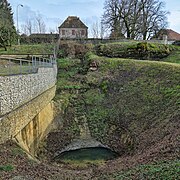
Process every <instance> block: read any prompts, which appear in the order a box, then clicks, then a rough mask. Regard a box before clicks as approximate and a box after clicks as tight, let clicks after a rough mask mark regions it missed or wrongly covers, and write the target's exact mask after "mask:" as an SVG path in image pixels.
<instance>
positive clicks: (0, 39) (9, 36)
mask: <svg viewBox="0 0 180 180" xmlns="http://www.w3.org/2000/svg"><path fill="white" fill-rule="evenodd" d="M16 36H17V33H16V29H15V26H14V21H13V13H12V8H11V6H10V3H8V1H7V0H0V47H3V48H4V49H5V50H7V46H11V44H12V43H13V42H14V41H15V39H16Z"/></svg>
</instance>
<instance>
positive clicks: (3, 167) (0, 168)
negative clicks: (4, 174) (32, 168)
mask: <svg viewBox="0 0 180 180" xmlns="http://www.w3.org/2000/svg"><path fill="white" fill-rule="evenodd" d="M13 169H14V167H13V166H12V165H0V172H1V171H12V170H13Z"/></svg>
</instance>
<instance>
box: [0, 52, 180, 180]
mask: <svg viewBox="0 0 180 180" xmlns="http://www.w3.org/2000/svg"><path fill="white" fill-rule="evenodd" d="M177 59H178V58H177ZM92 64H96V65H97V69H91V68H90V67H92ZM54 101H55V106H56V111H55V112H56V115H57V118H56V121H55V125H56V129H55V130H53V131H51V132H50V133H49V135H48V136H47V139H46V140H45V141H44V142H42V148H40V150H39V158H40V160H41V163H39V164H38V163H36V162H34V161H30V160H28V158H27V157H26V156H25V155H24V154H23V153H22V152H21V151H20V150H19V148H17V147H16V146H15V145H14V144H13V143H8V144H6V145H1V155H0V160H1V162H2V165H1V166H0V173H1V174H2V176H1V177H3V178H4V179H7V178H12V177H14V176H22V177H27V178H29V177H33V178H34V179H38V178H39V179H40V178H42V179H46V178H48V179H52V180H53V179H60V178H63V179H124V178H126V179H153V178H154V179H162V180H164V179H168V180H169V179H172V180H173V179H178V174H179V167H180V162H179V147H180V146H179V138H180V131H179V128H180V127H179V126H180V65H179V64H177V63H168V62H161V61H153V60H150V61H147V60H137V59H125V58H114V57H111V58H110V57H105V56H97V55H95V54H93V53H88V54H86V56H85V58H84V59H83V61H82V60H81V61H80V60H79V59H69V58H65V59H58V81H57V92H56V97H55V98H54ZM82 117H83V118H82ZM84 117H85V118H84ZM84 120H86V121H87V125H88V128H89V130H90V133H91V136H92V137H93V138H95V139H96V140H98V141H100V142H101V143H103V144H104V145H107V146H108V147H110V148H111V149H112V150H113V151H115V152H117V153H118V155H119V157H118V158H117V159H114V160H110V161H108V162H104V163H102V164H100V165H98V164H93V163H89V164H86V166H82V165H81V164H78V165H76V166H74V165H71V164H57V163H56V162H54V161H53V156H54V153H55V152H56V151H57V150H59V149H63V148H64V147H65V146H67V145H68V144H69V143H70V142H71V141H72V140H73V139H74V138H77V137H79V136H80V135H81V133H82V130H81V129H80V127H81V125H82V124H84V122H83V121H84ZM39 172H41V174H39Z"/></svg>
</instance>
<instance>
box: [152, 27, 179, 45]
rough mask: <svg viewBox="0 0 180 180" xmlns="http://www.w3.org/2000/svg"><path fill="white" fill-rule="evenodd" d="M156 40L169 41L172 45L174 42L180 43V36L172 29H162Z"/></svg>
mask: <svg viewBox="0 0 180 180" xmlns="http://www.w3.org/2000/svg"><path fill="white" fill-rule="evenodd" d="M154 38H156V39H159V40H167V41H168V42H169V43H170V44H171V43H172V42H174V41H180V34H179V33H178V32H176V31H173V30H172V29H161V30H160V31H159V32H158V33H157V35H156V36H154V37H153V39H154Z"/></svg>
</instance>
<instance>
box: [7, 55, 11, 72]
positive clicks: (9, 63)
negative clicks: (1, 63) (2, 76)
mask: <svg viewBox="0 0 180 180" xmlns="http://www.w3.org/2000/svg"><path fill="white" fill-rule="evenodd" d="M8 71H9V74H11V59H10V58H9V60H8Z"/></svg>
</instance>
